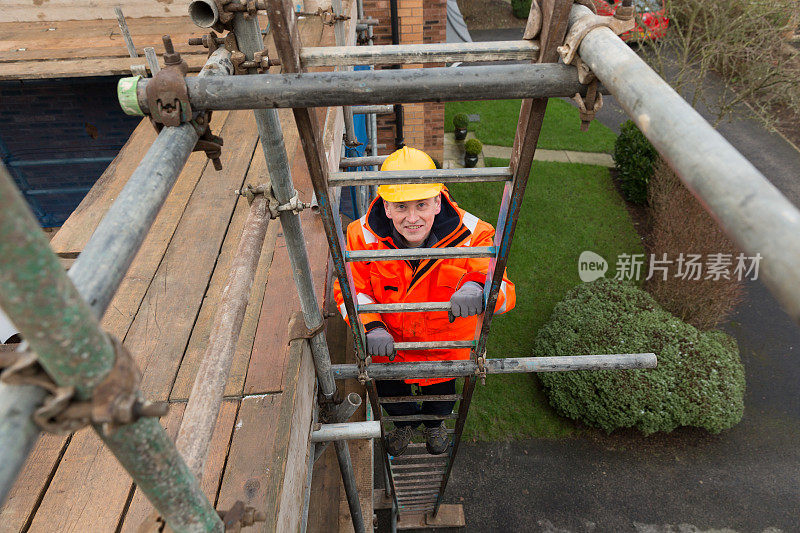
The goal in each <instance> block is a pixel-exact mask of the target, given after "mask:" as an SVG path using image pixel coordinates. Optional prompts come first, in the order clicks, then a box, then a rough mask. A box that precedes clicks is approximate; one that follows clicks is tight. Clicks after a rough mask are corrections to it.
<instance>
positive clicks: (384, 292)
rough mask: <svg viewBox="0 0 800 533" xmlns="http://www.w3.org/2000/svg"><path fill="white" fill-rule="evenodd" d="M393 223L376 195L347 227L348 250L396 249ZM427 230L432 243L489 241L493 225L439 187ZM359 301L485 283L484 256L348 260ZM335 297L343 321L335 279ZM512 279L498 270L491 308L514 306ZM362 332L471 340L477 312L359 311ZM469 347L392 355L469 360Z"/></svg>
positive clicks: (422, 296) (444, 297)
mask: <svg viewBox="0 0 800 533" xmlns="http://www.w3.org/2000/svg"><path fill="white" fill-rule="evenodd" d="M391 224H392V222H391V220H389V218H388V217H387V216H386V212H385V210H384V207H383V200H382V199H381V198H380V197H377V198H376V199H375V200H373V201H372V204H371V205H370V206H369V209H368V210H367V214H365V215H364V216H363V217H361V218H360V219H359V220H355V221H353V222H352V223H351V224H350V225H349V226H348V227H347V249H348V250H387V249H390V248H397V246H396V245H395V243H394V241H393V239H392V226H391ZM431 231H432V232H434V234H435V235H436V236H437V237H438V242H437V243H436V244H435V245H434V247H435V248H448V247H454V246H459V247H464V246H492V245H493V242H492V239H493V236H494V228H492V225H491V224H488V223H486V222H484V221H482V220H480V219H479V218H478V217H476V216H475V215H472V214H470V213H468V212H466V211H464V210H463V209H461V208H459V207H458V205H457V204H456V203H455V202H454V201H453V200H452V199H451V198H450V196H449V194H448V192H447V190H446V189H445V191H443V192H442V209H441V212H440V213H439V214H438V215H436V218H435V219H434V222H433V227H432V229H431ZM350 266H351V269H352V273H353V283H354V285H355V291H356V299H357V301H358V303H359V304H361V305H363V304H371V303H401V302H402V303H410V302H448V301H450V297H451V296H452V295H453V293H454V292H456V291H457V290H458V289H460V288H461V287H462V286H463V285H464V283H466V282H468V281H477V282H478V283H481V284H485V283H486V273H487V271H488V268H489V258H457V259H451V258H446V259H423V260H421V261H419V264H418V265H417V267H416V268H414V267H413V266H412V263H411V262H410V261H372V262H352V263H350ZM334 298H336V303H337V304H338V305H339V310H340V312H341V313H342V316H344V319H345V320H347V321H348V324H349V322H350V321H349V317H348V316H347V311H346V310H345V306H344V303H343V299H342V291H341V290H340V288H339V281H338V280H336V282H335V283H334ZM515 302H516V294H515V292H514V284H513V283H511V281H509V279H508V277H507V273H506V272H504V273H503V282H502V284H501V285H500V293H499V295H498V298H497V305H496V307H495V313H505V312H506V311H509V310H511V309H512V308H513V307H514V304H515ZM361 320H362V322H363V323H364V326H365V329H366V331H371V330H372V329H375V328H376V327H385V328H386V329H387V331H389V333H390V334H391V335H392V337H393V338H394V340H395V342H414V341H417V342H419V341H435V340H471V339H473V338H475V334H476V327H477V323H478V317H477V316H471V317H466V318H456V319H455V321H454V322H453V323H452V324H451V323H450V321H449V320H448V313H447V311H435V312H429V313H417V312H414V313H380V314H378V313H362V314H361ZM469 353H470V350H469V349H455V350H425V351H418V350H400V351H398V352H397V355H396V357H395V359H394V361H395V362H400V361H406V362H408V361H442V360H459V359H469ZM372 360H373V361H374V362H376V363H388V362H390V361H389V358H388V357H379V356H373V357H372ZM405 381H406V383H419V384H420V385H432V384H434V383H439V382H442V381H448V379H439V378H437V379H407V380H405Z"/></svg>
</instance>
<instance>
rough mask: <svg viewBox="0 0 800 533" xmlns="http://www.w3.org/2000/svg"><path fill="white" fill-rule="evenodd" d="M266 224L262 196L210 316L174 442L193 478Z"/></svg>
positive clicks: (227, 367)
mask: <svg viewBox="0 0 800 533" xmlns="http://www.w3.org/2000/svg"><path fill="white" fill-rule="evenodd" d="M269 220H270V218H269V210H268V209H267V198H266V197H265V196H264V195H263V194H259V195H256V197H255V198H254V199H253V203H252V204H251V205H250V213H249V214H248V215H247V220H246V221H245V223H244V229H243V230H242V237H241V239H240V240H239V247H238V249H237V250H236V255H235V256H234V258H233V263H232V264H231V269H230V272H229V273H228V281H227V283H226V285H225V290H224V291H223V292H222V298H221V301H220V303H219V307H218V308H217V312H216V315H215V316H214V329H213V330H212V331H211V336H210V338H209V340H208V346H207V347H206V351H205V354H204V355H203V360H202V362H201V363H200V368H198V370H197V376H196V377H195V379H194V385H193V386H192V392H191V393H190V394H189V402H188V404H187V405H186V411H185V412H184V414H183V420H182V421H181V429H180V431H179V433H178V439H177V440H176V442H175V445H176V446H177V447H178V451H180V453H181V455H182V456H183V459H184V460H185V461H186V463H187V464H188V465H189V469H190V470H192V472H194V474H195V475H196V476H197V478H198V479H201V478H202V477H203V468H204V467H205V461H206V455H207V454H208V446H209V444H210V442H211V436H212V435H213V433H214V427H215V425H216V422H217V415H218V414H219V409H220V406H221V405H222V395H223V394H224V392H225V383H226V382H227V381H228V375H229V374H230V370H231V363H232V362H233V356H234V354H235V353H236V343H237V341H238V340H239V333H240V331H241V329H242V322H243V321H244V313H245V310H246V309H247V302H248V299H249V296H250V289H251V288H252V285H253V277H254V276H255V273H256V268H257V267H258V261H259V258H260V257H261V248H262V246H263V245H264V237H265V235H266V233H267V226H268V225H269Z"/></svg>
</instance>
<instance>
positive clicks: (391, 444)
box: [386, 426, 414, 456]
mask: <svg viewBox="0 0 800 533" xmlns="http://www.w3.org/2000/svg"><path fill="white" fill-rule="evenodd" d="M413 436H414V429H413V428H412V427H411V426H398V427H396V428H394V430H392V431H391V432H389V433H388V434H387V435H386V452H387V453H388V454H389V455H395V456H397V455H403V452H405V451H406V448H408V444H409V443H410V442H411V437H413Z"/></svg>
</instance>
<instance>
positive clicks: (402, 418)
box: [383, 413, 458, 422]
mask: <svg viewBox="0 0 800 533" xmlns="http://www.w3.org/2000/svg"><path fill="white" fill-rule="evenodd" d="M456 418H458V415H457V414H455V413H450V414H449V415H402V416H384V417H383V419H384V420H388V421H391V422H415V421H421V420H453V419H456Z"/></svg>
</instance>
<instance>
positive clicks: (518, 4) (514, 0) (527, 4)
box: [511, 0, 531, 19]
mask: <svg viewBox="0 0 800 533" xmlns="http://www.w3.org/2000/svg"><path fill="white" fill-rule="evenodd" d="M530 11H531V0H511V12H512V13H513V14H514V16H515V17H517V18H518V19H527V18H528V13H530Z"/></svg>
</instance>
